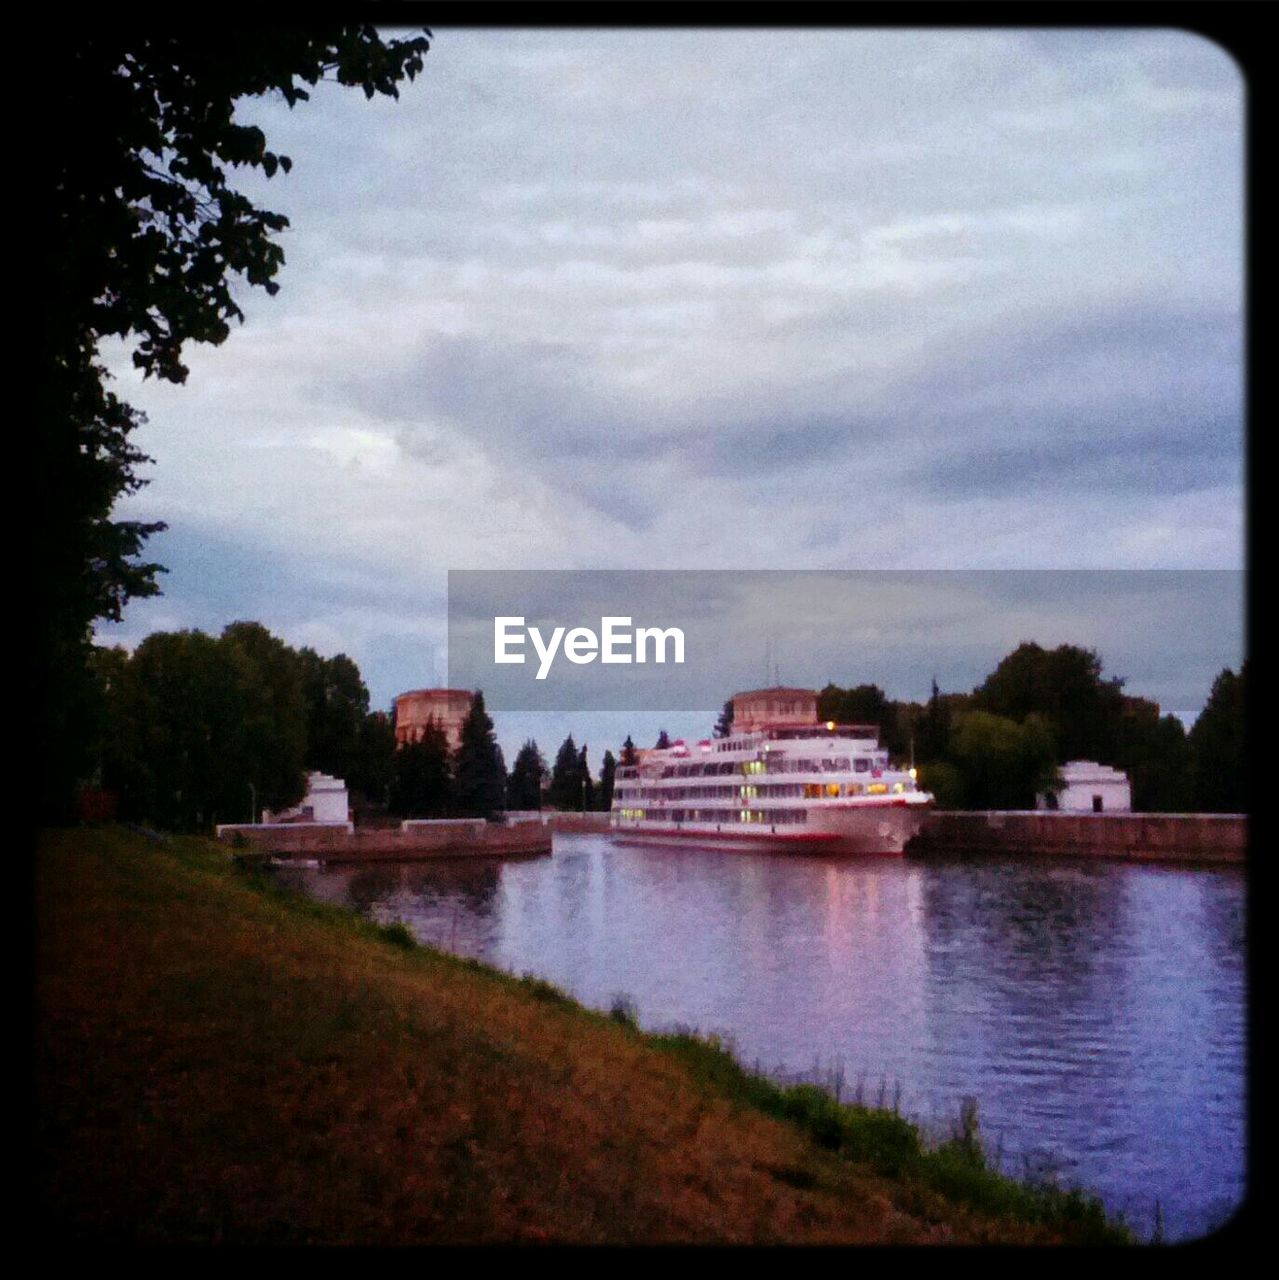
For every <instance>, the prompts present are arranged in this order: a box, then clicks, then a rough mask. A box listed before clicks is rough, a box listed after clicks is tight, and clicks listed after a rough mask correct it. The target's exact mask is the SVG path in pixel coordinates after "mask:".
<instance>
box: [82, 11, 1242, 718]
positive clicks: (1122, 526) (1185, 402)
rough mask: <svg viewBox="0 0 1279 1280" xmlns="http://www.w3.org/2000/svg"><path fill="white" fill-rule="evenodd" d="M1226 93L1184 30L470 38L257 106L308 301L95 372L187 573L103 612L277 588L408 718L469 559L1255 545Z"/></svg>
mask: <svg viewBox="0 0 1279 1280" xmlns="http://www.w3.org/2000/svg"><path fill="white" fill-rule="evenodd" d="M1243 98H1244V86H1243V82H1242V80H1241V78H1240V75H1239V73H1238V71H1237V69H1236V67H1235V65H1234V63H1233V62H1232V61H1231V60H1230V58H1229V57H1228V56H1227V55H1226V54H1225V53H1224V52H1222V51H1221V50H1220V49H1219V48H1217V47H1216V46H1214V45H1212V44H1210V43H1208V42H1206V41H1204V40H1202V39H1200V38H1199V37H1197V36H1193V35H1190V34H1186V33H1182V32H1176V31H1159V30H1151V31H1115V30H1105V31H1102V30H1099V31H1092V32H1089V31H1047V30H1044V31H1021V30H1003V31H1000V30H994V31H965V30H937V31H858V30H846V31H838V30H820V31H819V30H804V31H794V32H787V31H777V30H768V31H725V30H714V31H696V30H678V31H662V30H613V31H610V30H590V31H574V30H545V31H503V30H446V29H442V30H438V31H436V32H435V40H434V42H433V46H432V49H431V52H430V54H429V55H428V57H427V67H426V71H425V73H424V75H423V76H422V77H420V78H419V79H418V80H417V81H416V82H415V83H414V84H412V85H410V86H408V87H406V88H405V89H404V90H403V91H402V95H401V98H400V100H399V102H392V101H383V100H378V101H375V102H366V101H365V100H364V98H363V96H362V95H361V94H359V93H356V92H351V91H344V90H342V89H340V88H339V87H337V86H335V85H333V86H327V85H326V86H321V87H320V89H319V90H318V91H317V92H316V93H315V95H314V99H313V101H312V102H311V103H310V104H304V105H302V106H300V107H298V108H297V109H296V110H294V111H292V112H290V111H289V110H288V109H287V108H286V107H285V106H284V104H283V103H282V102H269V101H261V102H256V103H251V104H246V106H245V108H244V109H243V110H242V112H241V114H242V116H243V117H244V118H245V119H246V120H253V121H255V122H257V123H260V124H261V125H262V126H263V128H264V129H265V131H266V133H267V136H268V139H269V143H270V145H271V146H272V147H273V149H275V150H277V151H283V152H284V153H286V154H288V155H290V156H291V157H292V159H293V161H294V168H293V172H292V173H291V174H290V175H288V176H287V177H286V176H279V177H277V178H275V179H274V180H272V181H270V182H266V181H265V180H260V179H253V178H248V179H245V181H244V182H243V186H244V189H245V190H246V191H248V192H249V193H250V194H251V195H252V196H254V197H255V198H258V199H260V200H261V201H262V202H264V203H266V204H267V206H268V207H270V208H274V209H277V210H279V211H280V212H283V213H285V214H287V215H288V217H289V218H290V220H291V223H292V226H291V228H290V230H289V231H288V232H287V233H286V235H285V237H284V240H283V243H284V248H285V254H286V266H285V268H284V272H283V274H282V276H281V284H282V286H283V287H282V289H281V292H280V294H279V295H278V296H277V297H275V298H274V299H272V298H268V297H266V295H265V294H262V293H260V292H253V291H251V290H247V289H246V290H244V291H243V293H242V305H243V307H244V309H245V312H246V315H247V320H246V323H245V324H244V325H243V326H242V327H241V328H240V329H238V330H237V331H236V332H234V333H233V334H232V336H231V338H230V339H229V340H228V342H227V343H226V344H225V345H223V346H222V347H220V348H203V349H200V348H196V349H191V350H190V352H189V356H190V359H189V363H190V366H191V376H190V379H189V381H188V383H187V384H186V385H185V386H183V387H171V386H166V385H154V384H141V383H139V382H137V380H136V379H135V377H134V375H133V374H132V373H131V372H130V371H129V369H128V366H127V361H125V360H124V359H122V358H120V359H114V358H113V367H114V368H116V369H117V371H118V373H119V377H120V383H121V387H120V389H121V390H122V392H123V393H124V394H125V396H126V398H128V399H131V400H132V401H133V402H134V403H136V404H137V405H138V406H139V407H140V408H142V409H144V410H145V411H146V412H147V413H148V415H149V416H150V423H149V425H148V426H147V427H146V428H144V430H143V431H142V432H140V433H139V444H140V445H141V447H142V448H144V449H145V450H146V451H147V452H148V453H149V454H151V455H152V456H153V457H154V458H155V461H156V465H155V466H154V468H152V469H151V470H150V476H151V480H152V483H151V484H150V486H149V487H148V488H147V489H145V490H144V491H142V492H141V493H140V494H139V495H137V497H136V498H134V499H131V500H130V502H129V503H128V507H127V514H128V515H129V516H130V517H133V518H144V519H162V520H165V521H167V522H168V523H169V526H170V531H169V532H168V533H167V534H164V535H162V536H160V537H157V538H156V539H154V540H153V543H152V547H151V553H152V555H153V556H154V558H156V559H159V560H161V561H162V562H163V563H165V564H166V565H167V566H168V567H169V569H170V573H169V574H168V575H167V577H166V578H165V579H164V589H165V594H164V596H163V597H161V598H159V599H157V600H153V601H145V602H138V603H135V604H133V605H132V606H130V609H129V611H128V615H127V618H126V621H125V623H124V624H123V625H122V626H119V627H111V628H104V629H103V631H102V632H101V633H100V634H101V638H102V639H103V640H105V641H110V642H123V643H126V644H132V643H134V642H136V641H137V640H138V639H140V638H141V637H142V636H143V635H145V634H147V633H148V632H150V631H153V630H157V629H164V628H173V627H180V626H194V627H201V628H204V629H208V630H217V629H220V628H221V627H222V626H223V625H225V624H226V623H227V622H229V621H231V620H233V619H235V618H256V619H258V620H260V621H262V622H263V623H265V624H266V625H267V626H269V627H271V629H272V630H274V631H276V632H277V633H278V634H280V635H283V636H284V637H285V638H286V639H288V640H289V641H290V642H292V643H295V644H311V645H313V646H315V647H317V648H318V649H320V650H321V651H322V652H326V653H336V652H339V651H344V652H347V653H349V654H351V655H352V656H353V657H354V658H355V659H356V660H357V662H359V664H360V667H361V669H362V670H363V671H364V673H365V676H366V679H367V680H368V682H369V685H370V688H371V690H372V693H373V699H374V702H375V704H377V705H387V704H389V701H390V699H391V697H392V696H393V695H394V694H395V693H397V692H399V691H400V690H402V689H405V688H412V687H418V686H422V685H430V684H435V683H437V682H442V680H443V679H444V678H445V673H446V667H445V664H444V648H445V636H446V615H445V573H446V571H447V570H448V569H494V568H521V569H538V568H555V569H567V568H629V569H655V568H702V569H712V568H713V569H763V568H769V569H778V568H785V569H799V568H803V569H819V568H820V569H829V568H858V569H870V568H892V569H918V568H930V569H975V568H983V569H985V568H992V569H993V568H1000V569H1005V568H1035V569H1057V568H1071V569H1080V568H1086V569H1102V568H1104V569H1169V568H1176V569H1195V568H1213V569H1237V568H1239V567H1241V566H1242V563H1243V407H1242V406H1243V395H1242V388H1241V379H1242V374H1241V359H1242V346H1243V326H1242V287H1243V284H1242V282H1243V252H1242V235H1243V230H1242V207H1241V206H1242V189H1243V153H1242V123H1243V108H1244V101H1243ZM1027 638H1032V637H1027ZM1238 643H1239V641H1238V639H1237V633H1236V638H1235V640H1234V641H1232V644H1233V645H1235V646H1237V645H1238ZM1230 647H1231V646H1230V645H1227V646H1226V649H1230ZM1002 652H1003V651H1002V650H1000V651H996V652H992V653H991V655H990V660H989V661H988V662H986V663H985V664H984V665H981V664H979V665H980V669H978V670H974V671H973V672H972V674H971V683H975V682H977V681H978V680H980V679H981V678H982V676H983V675H984V674H985V672H986V671H987V670H989V668H990V666H992V665H993V663H994V661H995V660H997V659H998V657H999V656H1001V653H1002ZM1102 656H1103V658H1104V657H1106V655H1105V653H1103V655H1102ZM1239 657H1240V654H1239V653H1238V652H1237V648H1236V649H1235V651H1225V650H1223V652H1222V654H1221V662H1220V663H1219V664H1218V665H1227V664H1235V663H1237V661H1238V659H1239ZM1108 668H1111V664H1109V663H1108ZM1112 669H1113V668H1112ZM839 674H840V675H842V676H843V677H844V679H845V681H846V682H847V683H858V682H860V681H862V680H875V679H876V678H877V674H876V673H875V672H873V671H868V670H851V669H850V670H849V671H848V672H845V673H839ZM1114 674H1120V675H1123V674H1126V673H1125V672H1124V671H1122V670H1115V671H1114ZM837 678H838V676H837ZM889 691H890V693H893V694H894V695H895V696H902V697H922V696H925V695H926V693H927V685H926V684H925V685H924V687H923V688H920V689H915V688H901V689H890V690H889ZM1132 691H1133V692H1137V693H1143V694H1147V695H1148V696H1152V697H1155V698H1160V699H1161V700H1164V701H1166V700H1167V698H1168V696H1169V693H1168V691H1166V690H1162V689H1161V688H1159V687H1152V688H1138V687H1135V686H1134V687H1133V690H1132ZM1206 692H1207V690H1206V689H1205V690H1204V693H1205V694H1206ZM1183 701H1184V698H1183ZM1169 709H1177V710H1180V711H1184V712H1187V713H1191V714H1193V713H1194V712H1195V711H1197V710H1198V707H1197V706H1189V707H1177V708H1173V707H1171V706H1170V707H1169ZM505 736H506V735H504V738H505Z"/></svg>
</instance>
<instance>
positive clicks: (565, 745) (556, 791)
mask: <svg viewBox="0 0 1279 1280" xmlns="http://www.w3.org/2000/svg"><path fill="white" fill-rule="evenodd" d="M579 761H580V755H579V753H578V750H577V744H576V743H575V742H574V741H573V735H572V734H571V733H570V734H569V735H568V737H567V738H565V739H564V741H563V742H562V743H560V749H559V750H558V751H557V752H556V753H555V764H554V766H553V767H552V769H551V786H550V790H549V791H548V792H547V799H548V800H549V801H550V803H551V805H552V807H554V808H556V809H562V810H569V809H577V808H579V807H580V806H581V803H582V780H581V773H580V764H579Z"/></svg>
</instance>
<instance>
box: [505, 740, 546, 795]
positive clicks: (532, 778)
mask: <svg viewBox="0 0 1279 1280" xmlns="http://www.w3.org/2000/svg"><path fill="white" fill-rule="evenodd" d="M545 776H546V761H545V760H544V759H543V758H542V753H541V752H540V751H539V750H538V749H537V743H536V742H535V741H534V740H533V739H532V738H530V739H529V740H528V741H527V742H526V743H525V744H524V745H523V746H522V747H521V748H520V750H519V754H518V755H516V757H515V763H514V765H512V766H511V776H510V777H509V778H508V779H507V782H506V807H507V808H508V809H540V808H541V807H542V779H543V778H544V777H545Z"/></svg>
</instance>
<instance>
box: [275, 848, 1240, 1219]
mask: <svg viewBox="0 0 1279 1280" xmlns="http://www.w3.org/2000/svg"><path fill="white" fill-rule="evenodd" d="M281 874H282V876H283V878H285V879H286V880H288V881H289V882H291V883H293V884H295V885H297V886H298V887H301V888H303V889H305V891H307V892H308V893H311V894H314V895H315V896H317V897H321V898H324V899H327V900H330V901H338V902H345V903H349V904H351V905H353V906H356V907H357V908H358V909H360V910H361V911H364V912H366V913H367V914H369V915H370V916H372V917H373V918H375V919H378V920H380V921H390V920H397V919H398V920H403V921H404V922H406V923H407V924H408V925H409V926H410V928H412V930H413V931H414V933H415V934H416V936H417V937H419V938H420V939H421V940H422V941H424V942H428V943H430V944H432V945H436V946H445V947H449V948H451V949H453V950H455V951H457V952H459V953H461V954H465V955H470V956H475V957H477V958H479V959H483V960H485V961H487V962H488V963H491V964H496V965H498V966H500V967H502V968H505V969H508V970H512V971H515V972H524V971H532V972H535V973H538V974H540V975H541V976H543V977H545V978H548V979H549V980H550V981H552V982H555V983H556V984H558V985H560V986H563V987H564V988H566V989H567V990H570V991H572V992H573V993H574V994H575V995H576V996H577V997H578V998H579V999H581V1000H583V1001H584V1002H586V1003H588V1004H592V1005H596V1006H600V1007H604V1006H607V1005H608V1004H609V1003H611V1001H612V1000H613V999H614V998H615V997H616V996H618V995H620V994H625V995H626V996H627V997H628V998H629V999H631V1000H632V1001H633V1002H634V1003H635V1005H636V1006H637V1007H638V1009H639V1012H640V1018H641V1021H642V1022H643V1024H644V1025H645V1026H649V1027H659V1026H660V1027H670V1026H674V1025H683V1026H691V1027H696V1028H699V1029H701V1030H703V1031H715V1032H717V1033H719V1034H721V1035H724V1036H726V1037H727V1038H728V1039H730V1040H731V1041H732V1042H733V1043H734V1045H735V1046H736V1049H737V1052H738V1054H739V1056H740V1057H741V1058H742V1059H743V1060H744V1061H746V1062H748V1063H751V1064H758V1065H760V1066H761V1067H763V1068H765V1069H768V1070H770V1071H773V1072H775V1073H778V1074H782V1075H792V1076H793V1075H795V1074H804V1075H810V1076H811V1075H814V1074H816V1075H817V1076H819V1077H822V1078H826V1079H830V1078H832V1077H833V1076H834V1075H836V1074H840V1075H842V1078H843V1081H844V1084H843V1088H844V1089H845V1092H846V1093H853V1092H855V1091H857V1090H859V1089H860V1091H861V1093H862V1096H864V1097H866V1098H867V1099H868V1100H869V1101H872V1102H875V1101H878V1100H879V1099H880V1098H885V1099H887V1100H888V1101H891V1100H892V1099H893V1097H894V1095H897V1096H899V1097H900V1103H901V1106H902V1108H903V1110H904V1111H906V1112H907V1113H908V1114H911V1115H913V1116H914V1117H915V1118H917V1119H919V1120H920V1121H921V1122H922V1123H924V1124H925V1125H926V1126H930V1127H932V1128H934V1129H945V1128H946V1127H947V1126H948V1125H949V1123H950V1122H951V1121H953V1119H954V1117H955V1116H956V1115H957V1113H958V1108H959V1103H960V1100H961V1099H962V1098H964V1097H976V1098H978V1099H979V1100H980V1105H981V1116H982V1124H983V1132H984V1133H985V1135H986V1137H987V1138H988V1140H990V1141H991V1142H992V1143H993V1144H998V1146H999V1148H1000V1150H1001V1152H1002V1155H1003V1159H1004V1164H1005V1167H1007V1168H1010V1169H1012V1170H1014V1171H1017V1172H1026V1171H1028V1170H1033V1169H1035V1168H1039V1169H1041V1171H1042V1170H1047V1172H1050V1173H1051V1172H1055V1173H1056V1174H1057V1176H1059V1177H1060V1178H1062V1179H1063V1180H1065V1181H1075V1180H1077V1181H1080V1182H1082V1183H1084V1184H1085V1185H1088V1186H1091V1187H1093V1188H1095V1189H1096V1190H1098V1191H1099V1192H1100V1193H1101V1194H1102V1195H1103V1196H1104V1197H1105V1198H1106V1200H1107V1203H1108V1204H1109V1205H1110V1206H1111V1208H1112V1209H1114V1210H1116V1211H1118V1210H1123V1211H1125V1212H1126V1213H1127V1214H1128V1216H1129V1219H1130V1221H1132V1222H1133V1223H1134V1225H1135V1226H1137V1227H1138V1228H1139V1229H1141V1230H1145V1231H1149V1229H1150V1227H1151V1225H1152V1223H1153V1214H1154V1201H1155V1198H1156V1197H1158V1199H1159V1201H1160V1203H1161V1205H1162V1207H1163V1211H1164V1217H1165V1228H1166V1231H1167V1232H1168V1234H1169V1235H1170V1236H1174V1237H1175V1236H1182V1237H1184V1236H1189V1235H1194V1234H1198V1233H1202V1232H1203V1231H1205V1230H1208V1229H1210V1228H1211V1226H1212V1225H1214V1224H1215V1223H1216V1222H1218V1221H1220V1220H1222V1219H1223V1218H1224V1217H1225V1216H1226V1215H1227V1214H1228V1212H1229V1209H1230V1208H1231V1207H1232V1206H1233V1205H1235V1204H1237V1203H1238V1201H1239V1199H1240V1198H1241V1196H1242V1193H1243V1166H1244V1157H1243V1133H1244V1110H1243V1108H1244V1086H1243V1062H1244V1055H1245V1044H1244V1017H1245V1015H1244V987H1243V969H1244V941H1243V940H1244V913H1243V897H1244V895H1243V880H1242V876H1241V875H1240V874H1238V873H1236V872H1233V871H1229V870H1221V869H1214V870H1189V869H1180V868H1178V869H1168V868H1157V867H1148V866H1140V865H1123V864H1097V863H1088V864H1080V865H1075V864H1069V863H1061V862H1040V863H1024V864H1013V863H1008V862H981V861H964V862H958V861H956V862H929V863H919V862H913V861H901V862H896V861H894V862H884V861H868V862H857V861H848V862H843V861H841V862H835V861H830V860H824V859H808V858H798V857H796V858H789V857H788V858H778V857H767V856H752V855H744V854H726V853H723V852H720V851H714V850H706V851H697V850H691V849H688V848H670V849H665V848H634V847H630V846H615V845H612V844H611V843H609V842H608V841H607V840H606V839H604V838H602V837H594V836H567V837H557V838H556V847H555V855H554V857H553V858H551V859H541V860H537V861H531V862H509V863H501V862H472V861H457V862H442V863H439V864H416V865H409V866H402V867H397V866H380V867H374V868H363V869H358V870H356V869H349V868H348V869H334V870H323V871H289V872H282V873H281Z"/></svg>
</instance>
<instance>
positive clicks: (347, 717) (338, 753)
mask: <svg viewBox="0 0 1279 1280" xmlns="http://www.w3.org/2000/svg"><path fill="white" fill-rule="evenodd" d="M298 666H299V668H300V671H301V676H302V690H303V695H304V697H305V699H306V739H307V741H306V766H307V768H308V769H319V770H321V771H322V772H324V773H329V774H332V775H334V776H335V777H338V778H343V779H345V780H346V781H347V783H348V784H352V783H353V781H354V778H353V775H354V774H355V773H356V772H357V771H358V770H359V768H360V754H361V735H362V731H363V729H364V721H365V717H366V716H367V715H368V714H369V691H368V689H367V687H366V686H365V684H364V681H363V680H362V679H361V678H360V669H359V667H357V666H356V665H355V663H354V662H353V661H352V660H351V659H350V658H348V657H347V656H346V654H344V653H339V654H338V655H337V656H336V657H334V658H323V657H321V656H320V655H319V654H318V653H316V651H315V650H314V649H300V650H298Z"/></svg>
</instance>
